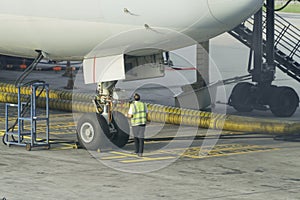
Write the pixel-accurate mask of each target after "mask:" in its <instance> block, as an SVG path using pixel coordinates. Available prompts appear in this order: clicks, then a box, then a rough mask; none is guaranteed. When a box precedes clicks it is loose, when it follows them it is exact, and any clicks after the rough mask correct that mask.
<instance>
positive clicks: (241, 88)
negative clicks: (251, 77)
mask: <svg viewBox="0 0 300 200" xmlns="http://www.w3.org/2000/svg"><path fill="white" fill-rule="evenodd" d="M252 86H253V85H252V84H251V83H248V82H242V83H238V84H236V85H235V86H234V88H233V90H232V93H231V95H230V98H229V104H230V105H231V106H233V108H234V109H235V110H237V111H238V112H251V111H252V110H253V107H252V105H251V87H252Z"/></svg>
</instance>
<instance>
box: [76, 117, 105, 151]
mask: <svg viewBox="0 0 300 200" xmlns="http://www.w3.org/2000/svg"><path fill="white" fill-rule="evenodd" d="M107 134H109V127H108V124H107V121H106V119H105V118H104V117H103V116H102V115H100V114H96V113H89V114H85V115H83V116H82V117H81V118H80V119H79V120H78V122H77V137H78V141H79V143H80V145H81V146H82V147H84V148H86V149H87V150H98V149H102V148H106V147H107V145H108V143H109V142H108V139H107V137H106V135H107Z"/></svg>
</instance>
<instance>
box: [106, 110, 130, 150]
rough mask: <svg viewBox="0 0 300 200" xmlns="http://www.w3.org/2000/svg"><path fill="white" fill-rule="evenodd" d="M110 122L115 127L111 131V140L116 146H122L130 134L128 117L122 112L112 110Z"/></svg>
mask: <svg viewBox="0 0 300 200" xmlns="http://www.w3.org/2000/svg"><path fill="white" fill-rule="evenodd" d="M111 123H112V125H113V128H114V129H115V131H114V132H112V133H111V138H110V140H111V142H112V143H113V144H114V145H116V146H117V147H120V148H121V147H124V146H125V145H126V144H127V142H128V139H129V135H130V127H129V123H128V119H127V118H126V117H125V116H124V115H123V114H122V113H120V112H117V111H114V112H113V113H112V122H111Z"/></svg>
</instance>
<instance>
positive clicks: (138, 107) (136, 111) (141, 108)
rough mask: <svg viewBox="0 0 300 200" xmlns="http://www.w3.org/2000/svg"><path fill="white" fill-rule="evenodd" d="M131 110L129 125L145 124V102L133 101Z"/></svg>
mask: <svg viewBox="0 0 300 200" xmlns="http://www.w3.org/2000/svg"><path fill="white" fill-rule="evenodd" d="M131 106H133V112H132V115H133V116H132V118H131V125H132V126H138V125H142V124H146V122H147V113H146V104H144V103H143V102H139V101H135V102H134V103H133V104H131Z"/></svg>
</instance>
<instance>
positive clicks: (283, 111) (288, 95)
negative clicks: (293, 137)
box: [270, 87, 299, 117]
mask: <svg viewBox="0 0 300 200" xmlns="http://www.w3.org/2000/svg"><path fill="white" fill-rule="evenodd" d="M273 90H274V91H273V95H272V97H271V100H270V110H271V112H272V113H273V114H274V115H275V116H277V117H291V116H292V115H293V114H294V113H295V111H296V109H297V107H298V106H299V96H298V94H297V93H296V91H295V90H294V89H293V88H290V87H277V88H274V89H273Z"/></svg>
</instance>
